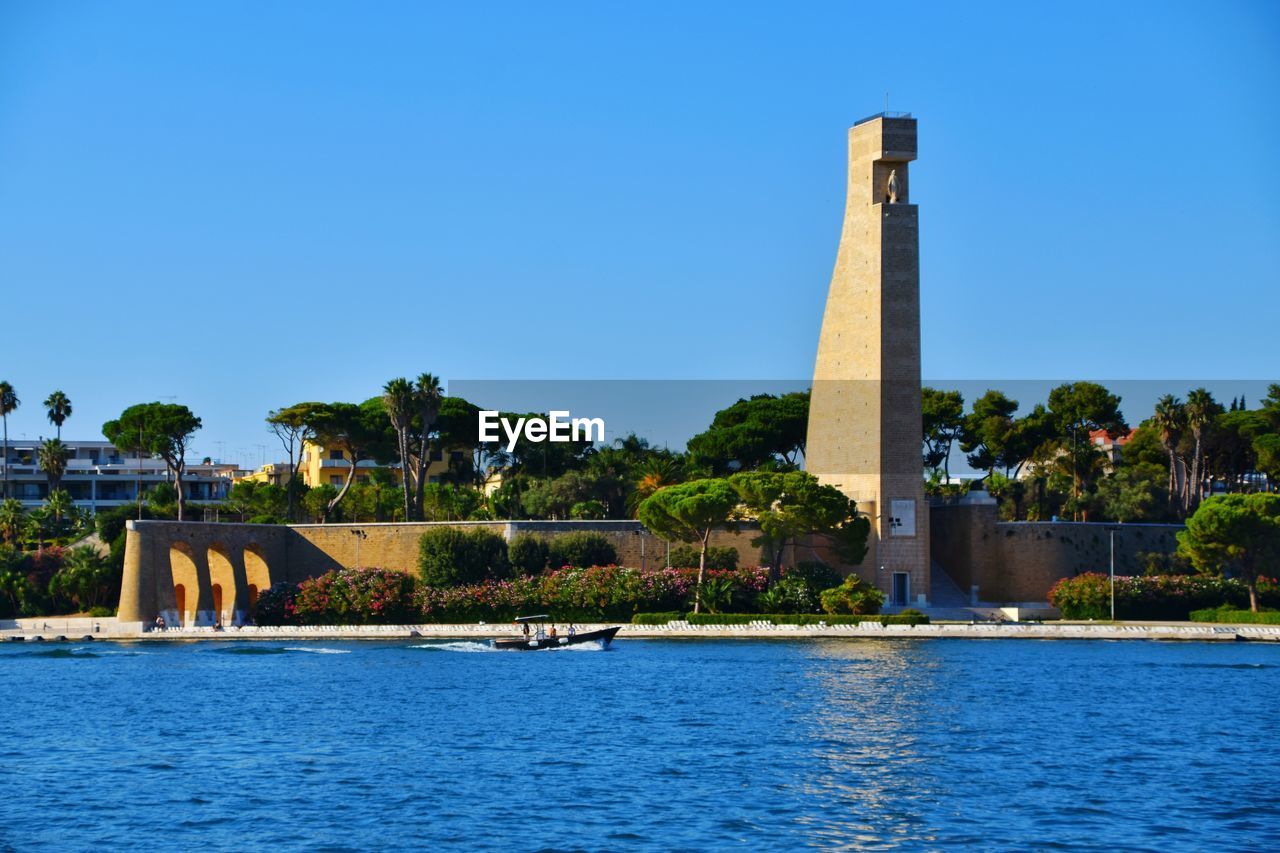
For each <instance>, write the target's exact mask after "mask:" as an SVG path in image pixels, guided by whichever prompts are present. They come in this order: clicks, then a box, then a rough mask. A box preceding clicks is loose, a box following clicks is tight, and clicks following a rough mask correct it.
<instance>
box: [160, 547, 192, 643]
mask: <svg viewBox="0 0 1280 853" xmlns="http://www.w3.org/2000/svg"><path fill="white" fill-rule="evenodd" d="M169 572H170V576H171V577H172V580H173V606H172V608H166V609H165V611H164V618H165V621H167V622H168V623H169V624H170V625H181V626H182V627H190V626H191V625H194V624H196V621H197V619H198V616H199V608H200V570H199V569H198V568H197V567H196V559H195V552H193V551H192V550H191V546H190V545H189V544H188V543H186V542H182V541H178V542H171V543H170V544H169Z"/></svg>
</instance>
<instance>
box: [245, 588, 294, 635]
mask: <svg viewBox="0 0 1280 853" xmlns="http://www.w3.org/2000/svg"><path fill="white" fill-rule="evenodd" d="M297 600H298V585H297V584H293V583H289V582H288V581H279V582H277V583H275V584H272V586H271V588H270V589H266V590H263V591H262V592H261V593H259V594H258V601H257V603H256V604H255V605H254V608H253V621H254V623H255V624H257V625H297V624H298V619H297V611H298V607H297Z"/></svg>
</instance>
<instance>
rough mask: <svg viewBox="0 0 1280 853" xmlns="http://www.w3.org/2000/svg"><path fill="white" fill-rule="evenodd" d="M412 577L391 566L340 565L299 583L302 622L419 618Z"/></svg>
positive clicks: (357, 622) (394, 621) (297, 605)
mask: <svg viewBox="0 0 1280 853" xmlns="http://www.w3.org/2000/svg"><path fill="white" fill-rule="evenodd" d="M413 592H414V584H413V577H412V576H410V575H408V574H405V573H404V572H397V571H391V570H388V569H338V570H336V571H332V572H328V573H326V574H323V575H321V576H320V577H316V578H311V579H309V580H305V581H303V582H302V583H300V584H298V590H297V594H296V595H295V597H294V608H295V613H294V618H296V619H297V620H298V622H299V623H300V624H303V625H386V624H392V625H397V624H398V625H405V624H409V623H412V622H416V621H417V613H416V611H415V609H414V605H413Z"/></svg>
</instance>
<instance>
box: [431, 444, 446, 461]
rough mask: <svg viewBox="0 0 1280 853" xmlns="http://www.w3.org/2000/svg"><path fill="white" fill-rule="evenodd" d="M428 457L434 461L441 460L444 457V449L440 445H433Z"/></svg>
mask: <svg viewBox="0 0 1280 853" xmlns="http://www.w3.org/2000/svg"><path fill="white" fill-rule="evenodd" d="M427 459H429V460H430V461H432V462H439V461H440V460H441V459H444V451H443V450H441V449H440V448H438V447H433V448H431V453H430V455H428V456H427Z"/></svg>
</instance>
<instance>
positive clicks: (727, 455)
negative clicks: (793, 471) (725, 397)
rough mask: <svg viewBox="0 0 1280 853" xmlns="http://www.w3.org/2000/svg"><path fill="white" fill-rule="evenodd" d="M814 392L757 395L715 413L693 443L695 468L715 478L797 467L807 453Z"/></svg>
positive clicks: (691, 452)
mask: <svg viewBox="0 0 1280 853" xmlns="http://www.w3.org/2000/svg"><path fill="white" fill-rule="evenodd" d="M808 428H809V393H808V392H807V391H806V392H799V393H792V394H784V395H782V396H781V397H775V396H773V395H772V394H758V395H756V396H754V397H751V398H749V399H745V400H739V401H738V402H736V403H734V404H733V405H732V406H730V407H728V408H727V409H721V410H720V411H719V412H716V415H715V418H714V419H713V420H712V422H711V427H710V429H708V430H707V431H706V432H702V433H699V434H698V435H695V436H694V437H693V438H691V439H689V443H688V447H689V454H690V456H692V457H693V460H694V464H695V465H698V466H701V467H705V468H707V469H708V470H710V471H712V472H714V473H716V474H728V473H729V472H730V471H734V470H752V469H756V468H761V467H771V466H782V467H786V468H792V467H794V466H795V464H796V462H797V460H798V458H799V457H800V456H801V455H803V453H804V444H805V438H806V435H807V432H808Z"/></svg>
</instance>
